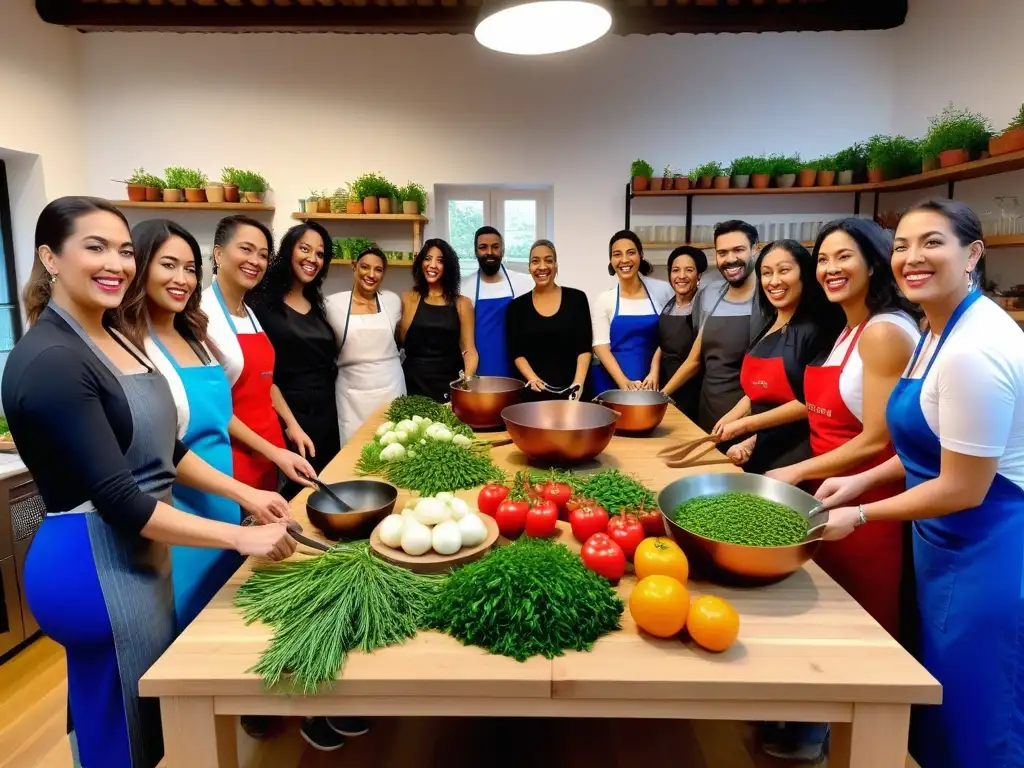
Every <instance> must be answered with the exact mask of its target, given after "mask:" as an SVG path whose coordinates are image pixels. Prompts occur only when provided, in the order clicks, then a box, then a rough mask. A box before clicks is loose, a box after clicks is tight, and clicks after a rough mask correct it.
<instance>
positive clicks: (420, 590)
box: [235, 541, 445, 693]
mask: <svg viewBox="0 0 1024 768" xmlns="http://www.w3.org/2000/svg"><path fill="white" fill-rule="evenodd" d="M444 578H445V577H444V576H422V575H418V574H414V573H413V572H412V571H409V570H407V569H405V568H399V567H398V566H395V565H392V564H391V563H388V562H387V561H385V560H382V559H380V558H378V557H376V556H375V555H373V553H371V552H370V549H369V545H368V544H367V542H365V541H364V542H354V543H351V544H339V545H338V546H336V547H335V548H334V549H332V550H331V551H330V552H327V553H325V554H323V555H321V556H319V557H315V558H304V559H302V560H290V561H287V562H284V563H276V564H274V565H268V566H266V567H262V568H259V569H257V570H256V571H254V572H253V574H252V576H250V577H249V579H248V580H247V581H246V582H245V583H244V584H243V585H242V586H241V588H240V589H239V590H238V595H237V596H236V598H235V604H236V605H237V606H238V607H239V608H241V609H242V612H243V614H244V616H245V621H246V623H247V624H250V623H252V622H254V621H261V622H263V623H264V624H267V625H269V626H271V627H273V629H274V639H273V641H272V642H271V643H270V646H269V647H268V648H267V649H266V651H264V652H263V655H262V656H261V657H260V660H259V662H258V663H257V664H256V666H255V667H253V668H252V670H250V671H252V672H255V673H256V674H259V675H261V676H262V677H263V680H264V683H265V684H266V685H267V686H268V687H269V686H273V685H275V684H276V683H277V682H278V681H279V680H280V679H281V677H282V676H283V675H291V678H292V682H293V683H294V686H295V688H296V689H297V690H301V691H302V692H303V693H311V692H314V691H316V690H317V688H318V687H319V686H321V685H323V684H324V683H330V682H331V681H333V680H334V679H335V678H336V677H337V675H338V672H339V670H340V669H341V668H342V666H343V665H344V663H345V658H346V657H347V655H348V653H349V652H350V651H353V650H357V649H358V650H361V651H365V652H369V651H373V650H375V649H377V648H384V647H385V646H388V645H396V644H398V643H402V642H404V641H405V640H406V639H407V638H410V637H412V636H413V635H414V634H416V630H417V629H418V628H419V627H420V626H423V621H424V618H425V614H426V611H427V609H428V607H429V605H430V603H431V602H432V601H433V600H434V599H435V598H436V596H437V594H438V591H439V590H440V588H441V586H442V584H443V583H444Z"/></svg>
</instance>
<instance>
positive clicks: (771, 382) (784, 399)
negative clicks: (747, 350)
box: [740, 354, 796, 410]
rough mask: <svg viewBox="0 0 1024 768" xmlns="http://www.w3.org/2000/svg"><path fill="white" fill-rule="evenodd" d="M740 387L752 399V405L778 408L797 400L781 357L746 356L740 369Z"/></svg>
mask: <svg viewBox="0 0 1024 768" xmlns="http://www.w3.org/2000/svg"><path fill="white" fill-rule="evenodd" d="M740 386H741V387H743V394H745V395H746V396H747V397H749V398H750V403H751V405H754V404H759V405H765V406H769V408H776V407H778V406H780V405H785V404H786V403H788V402H790V401H791V400H796V395H795V394H793V388H792V387H791V386H789V379H788V378H787V377H786V366H785V365H784V364H783V362H782V358H781V357H754V356H753V355H750V354H748V355H745V356H744V357H743V365H742V366H741V367H740ZM766 410H767V409H766Z"/></svg>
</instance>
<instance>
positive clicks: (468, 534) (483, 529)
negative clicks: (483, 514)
mask: <svg viewBox="0 0 1024 768" xmlns="http://www.w3.org/2000/svg"><path fill="white" fill-rule="evenodd" d="M456 525H458V526H459V534H460V535H461V536H462V546H464V547H475V546H478V545H480V544H483V543H484V540H485V539H486V538H487V526H486V525H484V521H483V520H482V519H481V518H480V516H479V515H476V514H472V513H470V514H468V515H466V516H465V517H463V518H462V519H461V520H459V522H458V523H456Z"/></svg>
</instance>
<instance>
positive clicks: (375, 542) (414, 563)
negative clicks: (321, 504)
mask: <svg viewBox="0 0 1024 768" xmlns="http://www.w3.org/2000/svg"><path fill="white" fill-rule="evenodd" d="M385 519H387V518H385ZM480 519H481V520H483V521H484V525H485V526H487V538H485V539H484V540H483V543H482V544H479V545H477V546H475V547H463V548H462V549H460V550H459V551H458V552H456V553H455V554H454V555H439V554H438V553H437V552H434V551H433V550H431V551H430V552H427V553H426V554H424V555H410V554H408V553H406V552H404V551H402V550H401V549H395V548H394V547H389V546H388V545H387V544H385V543H384V542H383V541H381V540H380V526H381V525H383V521H381V523H380V524H378V525H377V527H376V528H374V529H373V533H371V534H370V549H372V550H373V551H374V552H376V553H377V554H378V555H379V556H380V557H382V558H384V559H385V560H387V561H388V562H389V563H394V564H395V565H400V566H402V567H403V568H408V569H409V570H410V571H413V572H414V573H444V572H446V571H450V570H451V569H453V568H457V567H459V566H460V565H465V564H466V563H471V562H473V561H474V560H479V559H480V558H481V557H483V556H484V555H486V554H487V553H488V552H489V551H490V549H491V547H493V546H494V544H495V542H496V541H497V540H498V523H497V522H495V520H494V518H493V517H491V516H490V515H484V514H481V515H480Z"/></svg>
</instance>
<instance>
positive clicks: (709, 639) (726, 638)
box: [686, 595, 740, 651]
mask: <svg viewBox="0 0 1024 768" xmlns="http://www.w3.org/2000/svg"><path fill="white" fill-rule="evenodd" d="M686 628H687V629H688V630H689V632H690V637H692V638H693V640H694V642H695V643H697V645H699V646H701V647H702V648H706V649H707V650H709V651H724V650H726V649H727V648H729V646H731V645H732V644H733V643H735V642H736V638H737V637H738V636H739V634H740V615H739V614H738V613H737V612H736V609H735V608H733V607H732V605H730V604H729V602H728V601H726V600H723V599H722V598H720V597H715V596H714V595H701V596H700V597H698V598H697V599H695V600H694V601H693V603H692V604H691V605H690V615H689V616H688V617H687V619H686Z"/></svg>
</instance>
